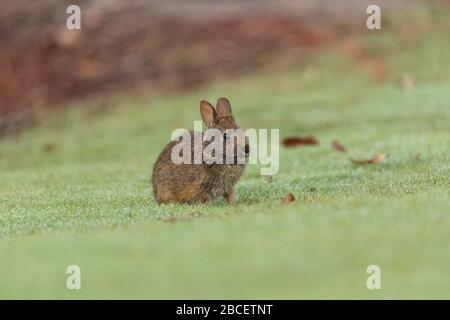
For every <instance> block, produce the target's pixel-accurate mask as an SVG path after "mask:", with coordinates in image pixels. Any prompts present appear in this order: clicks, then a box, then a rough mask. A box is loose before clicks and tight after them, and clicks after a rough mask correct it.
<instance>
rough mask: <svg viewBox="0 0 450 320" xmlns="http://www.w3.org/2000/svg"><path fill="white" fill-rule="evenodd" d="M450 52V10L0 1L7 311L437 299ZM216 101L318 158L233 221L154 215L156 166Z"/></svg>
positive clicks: (449, 221) (437, 6)
mask: <svg viewBox="0 0 450 320" xmlns="http://www.w3.org/2000/svg"><path fill="white" fill-rule="evenodd" d="M71 4H77V5H79V6H80V8H81V30H69V29H67V28H66V19H67V18H68V16H69V15H68V14H67V13H66V8H67V6H68V5H71ZM370 4H377V5H379V6H380V8H381V30H368V29H367V27H366V19H367V17H368V16H369V15H368V14H367V13H366V10H367V7H368V6H369V5H370ZM449 31H450V1H448V0H433V1H432V0H428V1H426V0H385V1H381V0H370V1H366V0H341V1H336V0H297V1H295V0H291V1H286V0H270V1H269V0H259V1H257V0H239V1H238V0H228V1H224V0H214V1H212V0H211V1H207V0H164V1H163V0H159V1H156V0H147V1H144V0H133V1H125V0H86V1H75V0H73V1H66V0H64V1H61V0H39V1H37V0H35V1H30V0H1V1H0V266H1V268H0V298H8V299H10V298H47V299H48V298H82V299H86V298H158V299H161V298H178V299H180V298H187V297H189V298H191V299H195V298H203V299H205V298H207V299H214V298H215V299H224V298H230V299H231V298H232V299H239V298H248V299H256V298H259V299H270V298H275V299H279V298H281V299H286V298H294V299H299V298H321V299H324V298H338V299H342V298H346V299H347V298H349V299H351V298H385V299H390V298H397V299H398V298H421V299H424V298H425V299H426V298H449V292H450V290H449V286H448V284H449V281H448V280H449V275H448V271H449V268H448V266H449V265H450V256H449V255H448V235H449V234H450V216H449V213H450V212H448V208H450V193H449V180H450V177H449V172H450V167H449V165H450V130H449V123H450V90H449V87H450V72H449V71H450V59H449V58H450V55H449V54H450V32H449ZM220 96H225V97H227V98H229V99H230V101H231V104H232V108H233V113H234V114H235V115H236V120H237V122H238V124H239V125H240V126H241V127H242V128H278V129H279V130H280V138H281V139H284V138H286V137H293V136H295V137H297V141H299V139H298V137H309V139H310V140H315V141H316V142H317V143H315V144H311V145H300V144H297V145H296V148H284V146H286V145H285V144H284V145H282V147H281V148H280V154H279V156H280V157H279V159H280V168H279V169H280V170H279V172H278V173H277V174H276V175H274V176H273V177H266V176H261V175H260V171H259V169H260V168H259V165H249V166H247V168H246V172H245V175H244V176H243V177H242V179H241V180H240V181H239V183H238V184H237V186H236V194H237V196H238V203H237V206H236V207H229V206H227V205H226V203H225V202H224V201H223V199H218V201H217V202H216V203H214V204H212V205H211V206H202V205H192V206H191V205H168V206H158V205H157V204H156V203H155V201H154V199H153V192H152V186H151V183H150V175H151V172H152V168H153V164H154V161H155V159H156V158H157V157H158V154H159V153H160V151H161V150H162V148H163V147H164V145H166V144H167V142H168V141H169V138H170V134H171V132H172V130H174V129H175V128H192V125H193V121H194V120H198V119H199V118H200V115H199V112H198V106H199V100H200V99H207V100H209V101H210V102H212V103H214V102H215V101H216V99H217V98H218V97H220ZM295 137H294V138H295ZM293 140H294V141H295V140H296V139H293ZM291 141H292V140H291ZM374 155H375V156H374ZM371 157H372V158H371ZM371 159H372V160H371ZM373 159H375V160H373ZM377 159H378V160H377ZM380 159H381V160H380ZM351 160H353V161H351ZM290 193H291V194H292V195H294V196H295V201H293V202H292V203H288V204H285V203H283V202H282V201H281V199H283V197H285V195H287V194H290ZM71 264H76V265H79V266H80V268H81V269H82V274H83V280H82V288H83V289H82V290H79V291H78V290H67V289H66V287H65V283H66V279H67V274H66V273H65V272H66V268H67V266H68V265H71ZM372 264H377V265H379V266H380V267H381V268H382V270H383V278H382V279H383V280H382V281H383V282H382V288H383V290H368V289H367V287H366V279H367V274H366V268H367V266H368V265H372Z"/></svg>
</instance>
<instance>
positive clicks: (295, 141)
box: [282, 136, 319, 148]
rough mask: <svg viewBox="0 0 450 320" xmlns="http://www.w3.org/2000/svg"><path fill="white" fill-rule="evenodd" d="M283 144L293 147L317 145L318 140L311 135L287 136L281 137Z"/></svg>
mask: <svg viewBox="0 0 450 320" xmlns="http://www.w3.org/2000/svg"><path fill="white" fill-rule="evenodd" d="M282 143H283V146H284V147H286V148H293V147H299V146H307V145H308V146H314V145H318V144H319V142H318V141H317V140H316V138H314V137H313V136H307V137H299V136H297V137H289V138H284V139H283V142H282Z"/></svg>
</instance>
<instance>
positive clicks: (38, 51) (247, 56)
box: [0, 0, 449, 134]
mask: <svg viewBox="0 0 450 320" xmlns="http://www.w3.org/2000/svg"><path fill="white" fill-rule="evenodd" d="M372 2H374V1H366V0H363V1H361V0H346V1H327V0H296V1H286V0H281V1H269V0H261V1H256V0H245V1H225V0H217V1H207V0H190V1H182V0H167V1H157V0H150V1H145V0H135V1H123V0H87V1H65V0H64V1H60V0H39V1H32V2H31V1H27V0H3V1H1V3H0V55H1V59H0V70H1V72H0V134H4V133H8V132H14V131H17V130H21V128H22V127H24V126H26V125H27V124H29V123H30V122H32V112H31V111H32V110H33V109H36V108H40V107H43V106H44V107H46V108H49V107H53V108H56V107H59V108H61V107H63V106H65V105H67V104H66V102H67V101H73V100H74V99H75V100H77V99H78V100H79V99H87V98H101V102H103V103H104V102H105V98H106V99H108V97H110V96H111V95H113V96H114V95H117V93H124V92H128V93H132V94H133V95H141V94H144V95H155V94H160V93H161V92H165V93H167V92H169V93H180V92H182V91H187V90H191V89H193V88H198V87H201V86H204V85H209V84H211V82H213V81H217V80H221V79H234V78H237V77H242V76H245V75H248V74H252V73H254V72H256V71H258V70H262V69H264V70H272V71H274V70H283V69H289V68H291V67H293V66H298V67H301V66H302V65H303V66H304V65H307V63H308V61H307V57H308V54H311V53H315V52H317V51H318V50H329V48H330V47H333V46H340V47H342V46H344V47H345V48H344V50H346V52H347V53H348V54H350V55H353V57H354V58H355V59H360V58H362V59H365V61H369V60H370V64H372V65H371V66H370V68H371V69H373V70H372V71H371V72H372V73H374V76H375V77H377V78H379V80H383V79H382V78H383V77H386V72H387V71H386V70H385V66H384V65H383V61H381V60H379V61H377V60H376V57H369V56H368V55H367V56H363V55H365V54H366V53H365V52H362V51H363V48H361V47H359V46H358V44H357V43H352V42H351V41H352V39H353V38H354V37H355V36H356V35H358V34H361V33H365V34H368V32H369V31H368V30H367V29H366V27H365V20H366V18H367V16H368V15H367V14H366V8H367V6H368V5H369V4H371V3H372ZM375 2H376V3H377V4H378V5H380V6H381V8H382V11H383V13H382V19H383V28H384V29H387V28H389V27H390V25H391V22H390V21H391V19H392V17H393V16H395V15H399V16H401V13H402V11H408V7H411V6H413V7H414V5H415V3H417V2H421V3H426V5H427V6H428V7H429V8H432V9H433V8H434V9H433V10H440V9H442V8H444V10H445V9H447V10H448V3H449V2H448V1H439V0H436V1H415V0H408V1H405V0H389V1H375ZM70 4H77V5H79V6H80V8H81V30H69V29H67V28H66V19H67V17H68V14H67V13H66V8H67V6H68V5H70ZM429 8H428V9H429ZM409 18H411V17H409ZM417 18H420V17H417V16H416V17H413V19H416V20H417ZM418 23H419V25H420V23H421V22H420V21H416V22H415V23H412V21H411V20H409V21H408V20H407V19H405V20H403V22H400V23H397V24H396V25H397V27H399V28H401V29H403V31H404V32H405V33H407V32H408V29H409V28H417V24H418ZM375 32H376V31H375ZM413 33H414V31H413ZM372 58H373V59H372ZM374 59H375V60H374ZM102 105H103V104H102Z"/></svg>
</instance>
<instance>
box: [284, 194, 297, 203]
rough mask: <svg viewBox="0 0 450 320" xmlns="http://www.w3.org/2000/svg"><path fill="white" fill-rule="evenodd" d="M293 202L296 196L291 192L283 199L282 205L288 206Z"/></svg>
mask: <svg viewBox="0 0 450 320" xmlns="http://www.w3.org/2000/svg"><path fill="white" fill-rule="evenodd" d="M293 201H295V197H294V195H293V194H292V193H291V192H289V193H288V194H286V195H285V196H284V197H283V199H281V203H282V204H288V203H291V202H293Z"/></svg>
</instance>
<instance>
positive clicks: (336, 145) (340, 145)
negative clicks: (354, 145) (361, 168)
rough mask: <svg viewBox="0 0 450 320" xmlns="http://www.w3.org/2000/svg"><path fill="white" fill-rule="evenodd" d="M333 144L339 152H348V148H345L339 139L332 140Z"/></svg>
mask: <svg viewBox="0 0 450 320" xmlns="http://www.w3.org/2000/svg"><path fill="white" fill-rule="evenodd" d="M331 145H332V146H333V148H334V150H336V151H337V152H346V151H347V148H345V147H344V146H343V145H342V144H341V143H340V142H339V141H338V140H333V142H331Z"/></svg>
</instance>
